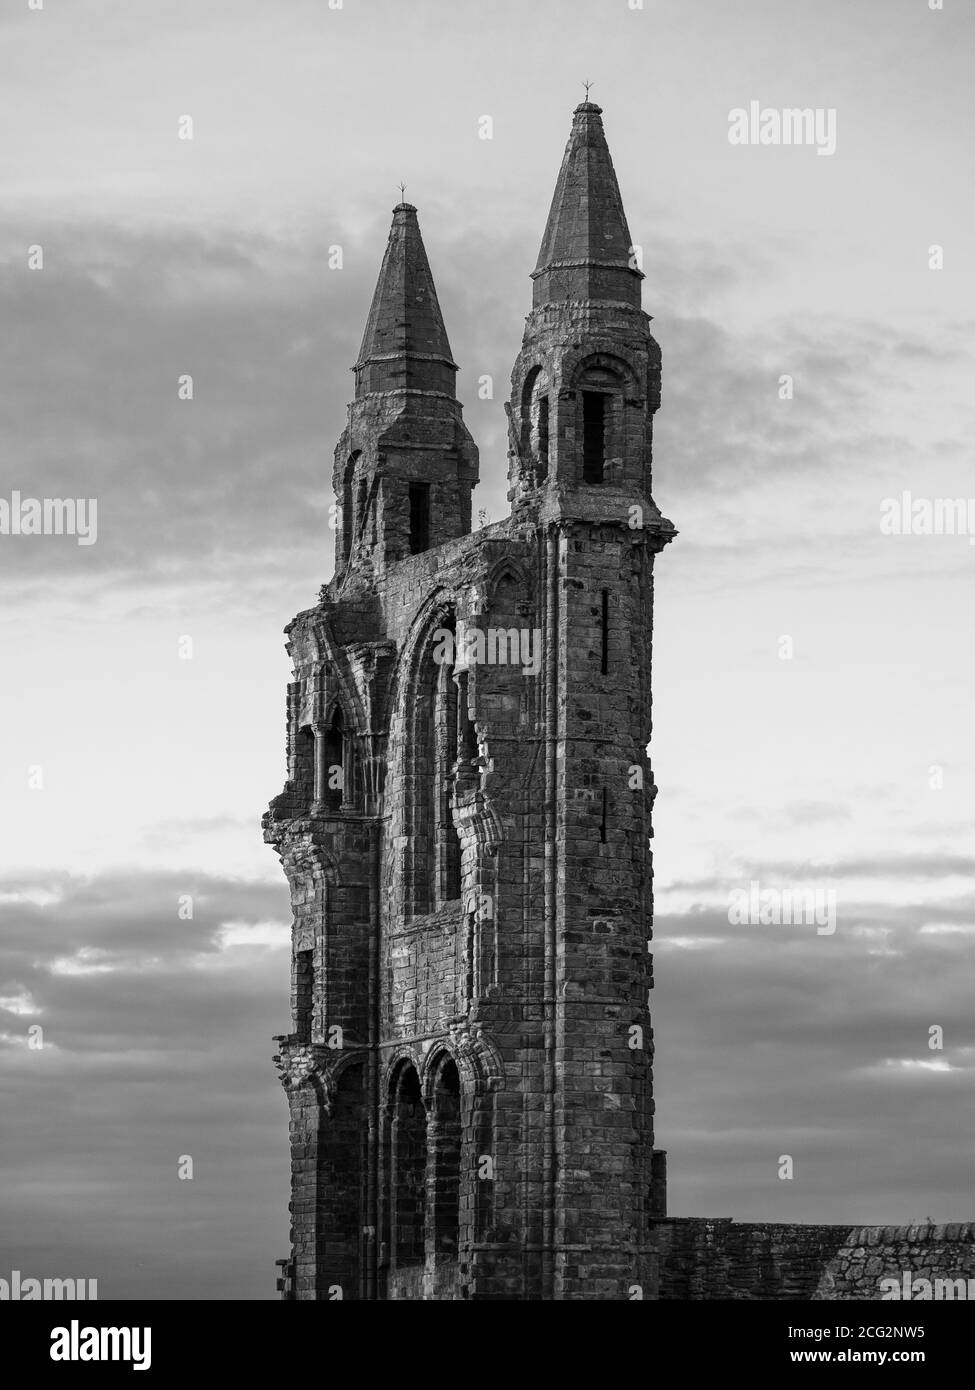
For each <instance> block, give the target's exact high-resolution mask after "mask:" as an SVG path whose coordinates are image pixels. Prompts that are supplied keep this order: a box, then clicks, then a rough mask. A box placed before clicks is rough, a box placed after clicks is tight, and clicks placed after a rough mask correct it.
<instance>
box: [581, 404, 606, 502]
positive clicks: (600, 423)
mask: <svg viewBox="0 0 975 1390" xmlns="http://www.w3.org/2000/svg"><path fill="white" fill-rule="evenodd" d="M605 442H606V397H605V396H604V395H603V393H602V392H601V391H583V393H582V478H583V482H586V483H601V482H602V481H603V458H604V451H605Z"/></svg>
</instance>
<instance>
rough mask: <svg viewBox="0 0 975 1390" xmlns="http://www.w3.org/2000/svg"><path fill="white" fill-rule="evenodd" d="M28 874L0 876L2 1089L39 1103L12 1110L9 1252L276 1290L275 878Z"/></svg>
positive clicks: (279, 1158)
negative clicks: (41, 883) (43, 888)
mask: <svg viewBox="0 0 975 1390" xmlns="http://www.w3.org/2000/svg"><path fill="white" fill-rule="evenodd" d="M37 886H38V885H36V884H35V883H32V882H30V881H24V880H21V879H18V878H17V877H16V876H14V877H11V876H6V877H5V878H4V879H2V880H0V887H2V889H3V894H4V900H3V902H2V904H0V939H2V940H3V943H4V944H3V950H2V965H3V969H2V973H0V978H3V979H7V980H13V981H15V982H16V983H15V984H14V985H11V986H8V987H7V988H5V989H4V990H3V991H2V993H3V996H4V997H2V998H0V1010H2V1009H6V1010H7V1012H6V1013H0V1089H2V1097H3V1098H2V1105H3V1110H4V1114H5V1115H7V1116H8V1117H11V1116H13V1117H16V1116H18V1115H20V1116H23V1117H26V1116H27V1115H28V1114H29V1115H30V1117H31V1120H30V1124H29V1125H28V1124H23V1123H20V1124H15V1123H10V1124H8V1125H7V1126H6V1128H5V1134H4V1172H5V1180H4V1191H3V1194H2V1196H0V1230H2V1231H3V1233H4V1238H3V1242H2V1246H3V1253H2V1261H6V1263H7V1265H8V1266H9V1267H10V1268H20V1269H22V1270H25V1271H29V1272H30V1273H32V1274H39V1275H43V1274H48V1275H52V1276H54V1275H66V1274H72V1275H75V1276H77V1277H82V1276H84V1277H89V1278H98V1280H99V1293H100V1296H101V1297H102V1298H111V1297H127V1296H131V1297H136V1298H154V1297H182V1298H234V1297H239V1298H270V1297H273V1280H274V1268H273V1261H274V1258H275V1257H276V1256H277V1255H278V1254H284V1253H286V1251H287V1244H288V1215H287V1201H288V1172H289V1162H288V1146H287V1124H288V1118H287V1106H286V1104H285V1101H284V1098H283V1096H282V1094H281V1091H280V1086H279V1085H278V1082H277V1080H276V1077H275V1073H274V1069H273V1065H272V1062H271V1057H272V1053H273V1051H274V1045H273V1042H272V1037H273V1035H274V1034H275V1033H281V1032H285V1031H287V1029H288V1027H289V1026H290V1025H289V995H290V964H289V949H288V935H289V933H288V930H287V926H286V923H287V922H288V921H289V920H290V913H289V907H288V894H287V887H286V885H285V882H284V880H283V878H282V880H281V883H280V885H268V884H264V883H247V882H242V881H240V880H234V879H228V878H220V877H219V876H201V875H194V874H185V875H180V874H161V873H160V874H152V873H149V874H141V875H140V874H131V875H124V874H115V875H104V876H100V877H93V878H91V879H88V880H83V879H78V878H71V877H69V876H59V877H57V878H56V879H55V880H53V881H52V883H51V884H50V885H48V887H49V888H50V890H51V891H50V892H49V893H48V895H47V897H46V900H45V905H43V906H41V905H38V904H37V903H36V901H31V898H32V897H33V898H36V897H37V893H36V892H35V889H36V888H37ZM55 890H56V896H55ZM187 893H191V894H192V895H193V899H194V916H193V919H192V920H184V919H182V918H180V916H179V915H178V908H177V904H178V902H179V900H180V898H181V897H182V896H184V895H185V894H187ZM11 1005H12V1006H13V1007H12V1008H11ZM37 1022H39V1023H40V1024H41V1026H42V1028H43V1042H44V1046H43V1048H42V1049H41V1050H37V1049H36V1048H35V1047H33V1046H29V1045H28V1038H27V1029H28V1026H29V1025H31V1024H34V1023H37ZM182 1154H189V1155H191V1156H192V1157H193V1160H194V1177H193V1179H192V1181H180V1180H179V1179H178V1177H177V1164H178V1160H179V1158H180V1155H182Z"/></svg>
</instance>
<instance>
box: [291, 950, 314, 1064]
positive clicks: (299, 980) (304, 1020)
mask: <svg viewBox="0 0 975 1390" xmlns="http://www.w3.org/2000/svg"><path fill="white" fill-rule="evenodd" d="M314 993H315V969H314V966H313V965H312V953H311V951H299V952H298V955H297V958H296V960H295V1029H296V1031H297V1034H298V1038H299V1040H300V1041H301V1042H310V1041H311V1011H312V1003H313V1000H314Z"/></svg>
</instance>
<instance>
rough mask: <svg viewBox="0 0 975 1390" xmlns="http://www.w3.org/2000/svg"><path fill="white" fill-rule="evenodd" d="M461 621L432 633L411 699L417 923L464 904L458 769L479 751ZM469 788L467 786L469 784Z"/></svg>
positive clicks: (410, 830)
mask: <svg viewBox="0 0 975 1390" xmlns="http://www.w3.org/2000/svg"><path fill="white" fill-rule="evenodd" d="M455 640H456V621H455V618H454V616H453V613H452V612H451V613H446V614H444V615H443V616H442V617H441V618H440V620H439V622H438V623H437V624H436V625H435V626H433V627H431V630H430V632H429V633H428V634H427V636H426V638H425V640H424V643H423V649H422V654H421V656H420V658H419V661H418V663H417V669H416V676H415V679H414V681H413V683H412V686H411V689H410V690H409V692H408V694H407V697H406V699H407V718H408V728H409V730H410V737H409V738H408V739H407V740H406V748H405V750H404V758H405V762H404V774H405V776H404V788H405V803H404V827H405V830H406V834H407V837H408V850H407V858H406V877H405V889H406V901H407V910H408V912H409V915H410V916H422V915H423V914H425V913H427V912H434V911H436V910H437V909H438V908H440V907H442V906H443V905H444V904H445V903H448V902H454V901H456V900H457V899H458V898H460V896H461V883H462V846H461V838H460V833H459V830H458V826H457V820H456V815H455V810H456V802H457V792H458V769H459V767H460V764H459V762H458V758H459V757H460V758H461V759H462V760H463V758H464V757H465V755H466V753H467V752H468V751H469V750H470V749H471V748H472V746H473V731H472V730H471V729H470V728H469V724H470V720H469V718H468V713H467V686H466V672H464V671H463V670H459V669H458V667H457V664H456V655H457V654H456V652H455V650H454V645H455ZM461 783H462V785H465V786H466V783H464V780H463V778H461Z"/></svg>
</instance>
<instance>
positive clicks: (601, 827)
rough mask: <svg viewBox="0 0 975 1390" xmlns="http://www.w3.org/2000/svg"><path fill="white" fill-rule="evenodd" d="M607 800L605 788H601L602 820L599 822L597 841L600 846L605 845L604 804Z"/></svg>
mask: <svg viewBox="0 0 975 1390" xmlns="http://www.w3.org/2000/svg"><path fill="white" fill-rule="evenodd" d="M607 800H608V794H607V791H606V788H605V787H603V814H602V819H601V820H600V822H599V840H600V843H601V844H605V843H606V803H607Z"/></svg>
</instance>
